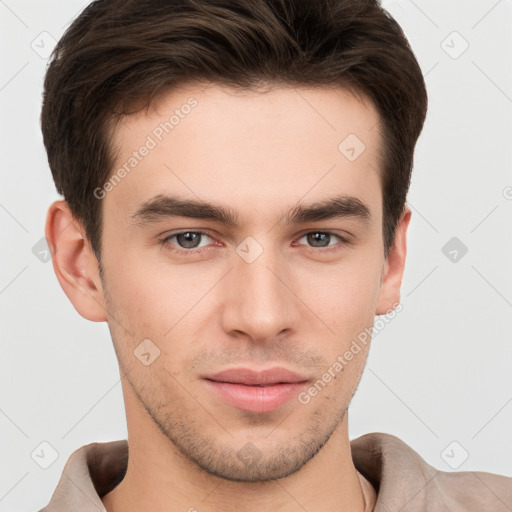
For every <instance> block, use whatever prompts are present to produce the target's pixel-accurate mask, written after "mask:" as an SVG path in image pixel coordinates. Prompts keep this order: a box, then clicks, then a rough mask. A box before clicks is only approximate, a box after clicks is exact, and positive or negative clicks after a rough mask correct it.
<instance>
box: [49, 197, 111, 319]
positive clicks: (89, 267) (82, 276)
mask: <svg viewBox="0 0 512 512" xmlns="http://www.w3.org/2000/svg"><path fill="white" fill-rule="evenodd" d="M83 232H85V230H84V229H83V227H82V226H81V224H80V223H79V222H78V221H76V220H75V218H74V217H73V214H72V213H71V211H70V209H69V206H68V204H67V203H66V202H65V201H62V200H59V201H55V202H54V203H52V204H51V205H50V208H49V209H48V214H47V216H46V226H45V236H46V239H47V242H48V246H49V248H50V252H51V255H52V263H53V269H54V270H55V275H56V276H57V279H58V281H59V283H60V285H61V287H62V289H63V290H64V293H65V294H66V295H67V297H68V299H69V300H70V301H71V303H72V304H73V306H74V307H75V309H76V310H77V311H78V313H79V314H80V315H82V316H83V317H84V318H86V319H87V320H91V321H93V322H103V321H106V320H107V311H106V309H105V306H104V299H103V287H102V283H101V279H100V274H99V267H98V260H97V259H96V256H95V254H94V252H93V251H92V249H91V247H90V245H89V242H88V241H87V239H84V237H83V236H82V233H83Z"/></svg>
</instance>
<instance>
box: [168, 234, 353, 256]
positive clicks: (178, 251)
mask: <svg viewBox="0 0 512 512" xmlns="http://www.w3.org/2000/svg"><path fill="white" fill-rule="evenodd" d="M185 233H194V234H199V235H204V236H207V237H209V238H213V237H212V236H211V235H209V234H208V233H207V232H205V231H201V230H196V231H192V230H185V231H179V232H176V233H172V234H170V235H167V236H166V237H165V238H163V239H161V240H160V242H161V244H162V246H163V247H164V248H165V249H166V250H169V251H171V252H173V253H176V254H179V255H191V254H192V255H194V254H200V253H203V252H204V251H208V250H210V249H211V247H208V246H206V247H202V248H199V249H182V248H176V246H174V247H171V246H173V245H174V244H171V243H170V240H171V239H172V238H174V237H176V236H178V235H183V234H185ZM311 233H322V234H325V235H330V236H334V237H336V238H338V240H339V243H337V244H334V245H332V246H327V247H323V248H318V247H309V249H310V250H311V251H312V252H314V253H322V254H325V253H331V252H335V251H338V250H339V249H340V248H341V246H344V245H350V243H351V242H350V241H349V240H348V239H347V238H345V237H343V236H341V235H338V234H337V233H333V232H332V231H320V230H317V231H308V232H306V233H304V234H303V235H302V236H301V237H300V238H299V240H300V239H301V238H304V237H305V236H307V235H309V234H311ZM300 245H302V244H300Z"/></svg>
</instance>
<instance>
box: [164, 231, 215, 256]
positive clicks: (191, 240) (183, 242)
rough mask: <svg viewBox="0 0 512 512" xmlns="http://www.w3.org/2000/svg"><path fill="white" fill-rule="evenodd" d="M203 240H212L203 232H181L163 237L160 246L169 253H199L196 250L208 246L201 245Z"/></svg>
mask: <svg viewBox="0 0 512 512" xmlns="http://www.w3.org/2000/svg"><path fill="white" fill-rule="evenodd" d="M205 238H206V239H210V240H213V239H212V238H211V237H210V236H209V235H207V234H206V233H205V232H203V231H182V232H180V233H173V234H171V235H169V236H167V237H165V238H164V239H163V240H162V241H161V242H162V245H165V246H166V247H167V248H168V249H169V250H171V251H175V252H180V253H193V252H200V250H199V251H198V250H197V249H201V248H203V247H206V246H207V245H208V243H202V242H203V241H204V239H205ZM210 243H211V242H210Z"/></svg>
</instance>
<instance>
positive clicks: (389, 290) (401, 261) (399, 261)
mask: <svg viewBox="0 0 512 512" xmlns="http://www.w3.org/2000/svg"><path fill="white" fill-rule="evenodd" d="M410 220H411V210H410V209H409V208H408V207H407V206H406V207H405V208H404V211H403V213H402V215H401V217H400V219H399V221H398V224H397V227H396V231H395V240H394V242H393V245H392V247H391V248H390V250H389V254H388V256H387V258H386V261H385V263H384V268H383V275H382V282H381V287H380V291H379V301H378V305H377V310H376V312H375V314H376V315H385V314H387V313H390V312H391V311H392V310H393V309H395V308H396V307H397V306H398V304H399V302H400V288H401V286H402V277H403V274H404V268H405V259H406V255H407V228H408V226H409V222H410Z"/></svg>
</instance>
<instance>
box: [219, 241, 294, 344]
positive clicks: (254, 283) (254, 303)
mask: <svg viewBox="0 0 512 512" xmlns="http://www.w3.org/2000/svg"><path fill="white" fill-rule="evenodd" d="M234 256H235V257H234V258H233V262H234V268H233V269H232V270H231V272H229V276H228V277H229V279H228V280H226V281H227V282H225V283H224V286H226V290H227V292H226V297H227V300H226V301H225V302H224V308H223V311H222V327H223V329H224V331H225V332H226V333H228V334H230V335H231V336H235V337H239V338H243V337H246V338H248V339H250V340H252V341H254V342H260V343H261V342H272V341H276V338H278V337H279V336H281V337H282V336H284V334H285V333H288V334H290V333H291V332H293V331H295V330H296V329H297V327H298V322H299V319H300V314H301V312H300V308H301V301H300V300H299V298H298V296H297V295H296V292H294V290H293V283H292V279H293V277H292V275H291V270H290V268H289V266H288V265H287V264H286V262H285V261H284V259H283V257H282V255H281V256H279V255H277V254H276V253H275V252H272V251H270V250H268V249H266V250H264V251H263V253H262V254H261V255H260V256H259V257H258V258H257V259H256V260H255V261H253V262H251V263H249V262H247V261H245V260H244V259H243V258H241V257H238V255H234Z"/></svg>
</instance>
